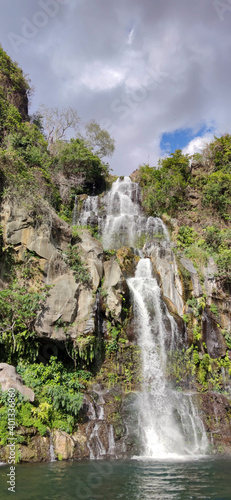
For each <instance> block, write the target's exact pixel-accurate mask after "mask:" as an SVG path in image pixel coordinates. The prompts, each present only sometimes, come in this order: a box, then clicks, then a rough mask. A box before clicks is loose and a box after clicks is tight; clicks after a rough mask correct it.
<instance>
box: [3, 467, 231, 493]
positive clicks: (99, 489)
mask: <svg viewBox="0 0 231 500" xmlns="http://www.w3.org/2000/svg"><path fill="white" fill-rule="evenodd" d="M7 472H9V468H8V467H7V466H2V467H0V492H1V495H0V497H1V500H6V499H8V498H15V499H17V500H154V499H155V500H157V499H158V500H162V499H163V500H172V499H176V500H190V499H217V500H218V499H219V500H223V499H227V500H230V499H231V458H209V459H208V458H204V459H200V460H194V461H186V460H182V461H171V462H170V461H146V460H130V461H117V460H112V461H101V460H100V461H79V462H53V463H48V464H47V463H46V464H19V465H18V466H17V467H16V493H15V495H14V494H13V493H10V492H7V485H6V481H7V479H6V474H7Z"/></svg>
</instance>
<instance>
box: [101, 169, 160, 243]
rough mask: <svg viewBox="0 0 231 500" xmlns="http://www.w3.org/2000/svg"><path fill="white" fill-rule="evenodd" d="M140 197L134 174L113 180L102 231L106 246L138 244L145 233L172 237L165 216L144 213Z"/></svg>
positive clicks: (146, 234)
mask: <svg viewBox="0 0 231 500" xmlns="http://www.w3.org/2000/svg"><path fill="white" fill-rule="evenodd" d="M140 200H141V191H140V186H139V184H137V183H136V182H132V181H131V179H130V177H124V179H123V180H121V179H120V178H119V179H117V180H116V182H114V183H113V185H112V189H111V190H110V191H109V193H108V194H107V217H106V220H105V223H104V226H103V234H102V236H103V246H104V248H106V249H107V248H120V247H121V246H129V247H136V246H137V245H138V243H139V240H141V241H142V239H141V238H142V236H153V235H155V234H156V235H157V234H159V235H163V237H168V234H167V230H166V228H165V226H164V224H163V222H162V220H161V219H159V218H158V217H156V218H154V217H148V218H147V217H145V216H144V214H142V212H141V208H140Z"/></svg>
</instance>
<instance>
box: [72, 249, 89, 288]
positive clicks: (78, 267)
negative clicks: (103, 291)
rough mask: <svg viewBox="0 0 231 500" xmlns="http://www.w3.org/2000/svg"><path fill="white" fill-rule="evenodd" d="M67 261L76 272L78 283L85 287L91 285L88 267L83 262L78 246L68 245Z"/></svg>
mask: <svg viewBox="0 0 231 500" xmlns="http://www.w3.org/2000/svg"><path fill="white" fill-rule="evenodd" d="M66 261H67V263H68V264H69V266H70V267H71V269H72V270H73V271H74V274H75V278H76V281H80V282H81V283H83V284H84V285H90V284H91V275H90V273H89V271H88V269H87V267H86V265H85V264H84V263H83V262H82V259H81V257H80V255H79V252H78V248H77V246H76V245H73V246H72V245H68V249H67V251H66Z"/></svg>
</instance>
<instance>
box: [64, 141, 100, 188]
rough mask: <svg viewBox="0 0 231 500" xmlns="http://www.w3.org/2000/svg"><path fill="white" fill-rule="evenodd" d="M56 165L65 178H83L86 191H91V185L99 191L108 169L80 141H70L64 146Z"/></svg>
mask: <svg viewBox="0 0 231 500" xmlns="http://www.w3.org/2000/svg"><path fill="white" fill-rule="evenodd" d="M57 165H58V168H59V169H60V170H61V171H62V172H63V173H64V175H65V176H67V177H70V176H71V175H75V176H78V177H79V178H83V179H84V184H85V189H86V190H88V189H92V184H93V183H94V184H95V188H96V190H100V189H101V188H102V186H104V181H105V176H106V175H107V174H108V167H107V166H106V165H104V164H103V163H102V162H101V161H100V159H99V157H98V156H96V155H94V154H93V153H92V152H91V151H90V150H89V149H88V148H87V147H86V145H85V143H84V141H83V140H81V139H71V141H70V142H69V143H68V144H65V145H64V147H63V148H62V149H61V151H60V153H59V155H58V156H57ZM85 192H86V191H85Z"/></svg>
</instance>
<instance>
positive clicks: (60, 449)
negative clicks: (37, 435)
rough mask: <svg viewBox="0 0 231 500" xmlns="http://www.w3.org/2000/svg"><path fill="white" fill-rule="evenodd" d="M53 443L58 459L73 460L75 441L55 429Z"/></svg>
mask: <svg viewBox="0 0 231 500" xmlns="http://www.w3.org/2000/svg"><path fill="white" fill-rule="evenodd" d="M52 441H53V446H54V452H55V455H56V457H58V458H60V459H62V460H70V459H71V458H73V454H74V448H75V439H74V437H72V436H70V435H69V434H67V433H66V432H64V431H59V430H57V429H55V430H54V431H53V432H52Z"/></svg>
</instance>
